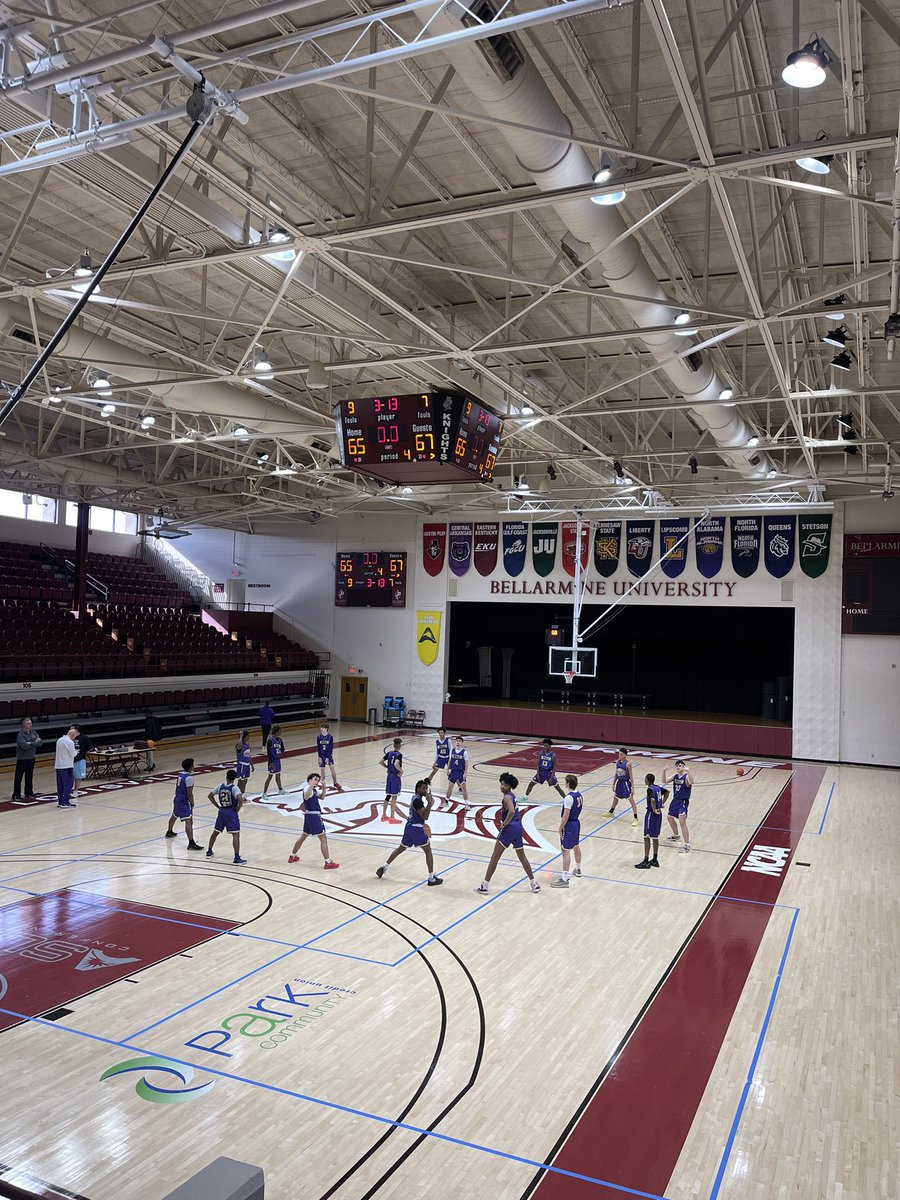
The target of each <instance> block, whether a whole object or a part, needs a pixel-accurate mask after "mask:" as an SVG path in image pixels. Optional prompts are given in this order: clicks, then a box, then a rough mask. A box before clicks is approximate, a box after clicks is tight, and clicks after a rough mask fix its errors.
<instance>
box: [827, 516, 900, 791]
mask: <svg viewBox="0 0 900 1200" xmlns="http://www.w3.org/2000/svg"><path fill="white" fill-rule="evenodd" d="M844 522H845V532H846V533H897V531H898V530H900V503H898V502H897V501H896V500H894V501H888V502H885V501H883V500H879V499H872V500H851V501H848V502H847V503H846V505H845V512H844ZM839 694H840V708H841V725H840V758H841V761H843V762H861V763H870V764H878V765H880V766H892V767H900V637H887V636H880V635H879V636H876V635H874V634H859V633H857V634H845V635H844V636H843V637H842V638H841V679H840V692H839Z"/></svg>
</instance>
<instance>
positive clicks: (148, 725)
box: [144, 708, 162, 771]
mask: <svg viewBox="0 0 900 1200" xmlns="http://www.w3.org/2000/svg"><path fill="white" fill-rule="evenodd" d="M161 737H162V722H161V721H160V719H159V717H155V716H154V715H153V710H152V709H149V708H148V709H147V711H146V713H145V714H144V740H145V741H146V743H147V770H148V771H155V770H156V761H155V759H154V757H153V748H154V746H155V745H156V743H157V742H158V741H159V739H160V738H161Z"/></svg>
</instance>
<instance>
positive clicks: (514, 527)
mask: <svg viewBox="0 0 900 1200" xmlns="http://www.w3.org/2000/svg"><path fill="white" fill-rule="evenodd" d="M527 548H528V526H527V525H526V524H525V522H524V521H504V522H503V567H504V569H505V571H506V573H507V575H512V576H514V577H515V576H516V575H521V574H522V570H523V568H524V566H525V551H526V549H527Z"/></svg>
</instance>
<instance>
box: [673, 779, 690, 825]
mask: <svg viewBox="0 0 900 1200" xmlns="http://www.w3.org/2000/svg"><path fill="white" fill-rule="evenodd" d="M687 777H688V773H687V771H685V772H684V773H683V774H682V775H677V774H676V775H673V776H672V799H671V800H670V801H669V816H670V817H681V816H685V817H686V816H687V811H688V805H689V804H690V802H691V785H690V784H689V783H688V781H687Z"/></svg>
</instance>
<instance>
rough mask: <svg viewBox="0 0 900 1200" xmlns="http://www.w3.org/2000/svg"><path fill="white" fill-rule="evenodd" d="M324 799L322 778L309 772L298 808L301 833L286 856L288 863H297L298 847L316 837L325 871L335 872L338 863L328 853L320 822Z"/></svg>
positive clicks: (314, 772)
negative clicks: (299, 808)
mask: <svg viewBox="0 0 900 1200" xmlns="http://www.w3.org/2000/svg"><path fill="white" fill-rule="evenodd" d="M320 786H321V788H322V795H321V797H320V796H319V788H320ZM324 798H325V785H324V784H323V783H322V776H321V775H320V774H319V772H318V771H311V772H310V773H309V775H307V777H306V788H305V789H304V791H303V803H302V804H301V806H300V807H301V808H302V809H303V832H302V833H301V834H300V836H299V837H298V838H297V840H296V842H294V848H293V850H292V851H291V852H290V854H289V855H288V862H289V863H295V862H299V861H300V860H299V854H300V847H301V846H302V845H303V843H304V842H305V841H306V839H307V838H308V837H317V838H318V839H319V847H320V848H321V851H322V857H323V858H324V859H325V870H326V871H336V870H337V869H338V867H339V866H340V863H336V862H335V861H334V859H333V858H332V857H331V855H330V854H329V852H328V838H327V836H326V834H325V822H324V821H323V820H322V808H321V804H320V800H324ZM295 811H296V810H295Z"/></svg>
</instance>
